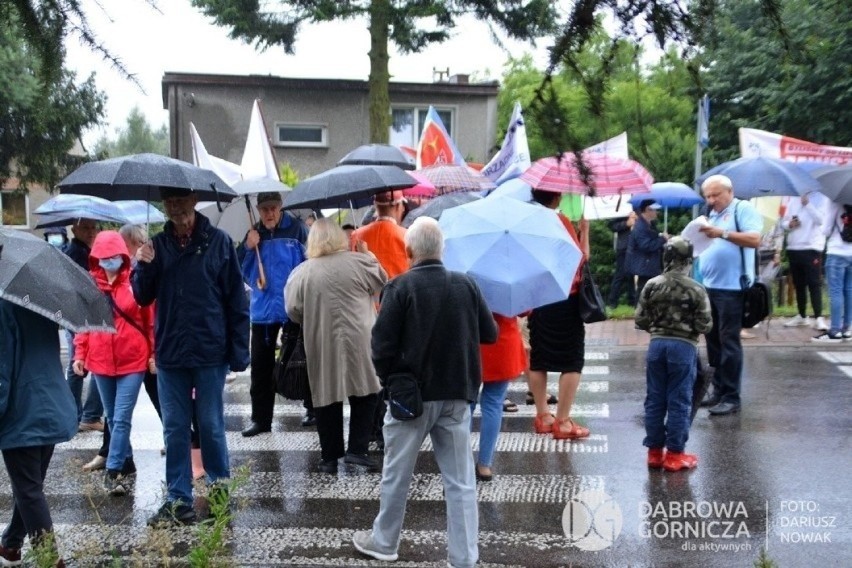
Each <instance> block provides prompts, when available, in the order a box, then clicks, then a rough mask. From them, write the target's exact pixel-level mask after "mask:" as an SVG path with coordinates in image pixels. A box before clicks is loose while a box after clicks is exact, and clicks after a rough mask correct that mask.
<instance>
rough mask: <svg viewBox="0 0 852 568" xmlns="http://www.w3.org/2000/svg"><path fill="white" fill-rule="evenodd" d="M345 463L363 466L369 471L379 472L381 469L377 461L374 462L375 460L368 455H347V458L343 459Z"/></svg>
mask: <svg viewBox="0 0 852 568" xmlns="http://www.w3.org/2000/svg"><path fill="white" fill-rule="evenodd" d="M343 462H344V463H348V464H351V465H363V466H364V467H366V468H367V469H370V470H378V469H379V466H378V464H377V463H376V462H375V460H373V458H371V457H370V456H368V455H367V454H350V453H347V454H346V457H344V458H343Z"/></svg>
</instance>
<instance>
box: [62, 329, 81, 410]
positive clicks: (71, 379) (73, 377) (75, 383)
mask: <svg viewBox="0 0 852 568" xmlns="http://www.w3.org/2000/svg"><path fill="white" fill-rule="evenodd" d="M65 342H66V343H67V344H68V366H67V367H66V368H65V380H66V381H67V382H68V387H69V388H70V389H71V394H72V395H73V396H74V402H75V403H76V404H77V422H78V423H79V422H80V419H81V418H82V417H83V377H81V376H80V375H78V374H77V373H75V372H74V371H73V370H72V368H71V365H72V364H73V363H74V334H73V333H72V332H70V331H68V330H67V329H66V330H65Z"/></svg>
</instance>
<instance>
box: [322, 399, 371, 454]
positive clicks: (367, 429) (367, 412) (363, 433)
mask: <svg viewBox="0 0 852 568" xmlns="http://www.w3.org/2000/svg"><path fill="white" fill-rule="evenodd" d="M378 402H379V395H378V393H373V394H368V395H366V396H350V397H349V408H350V410H351V412H350V415H349V444H348V445H347V448H346V451H345V452H344V449H343V403H342V402H333V403H331V404H328V405H326V406H315V407H314V409H313V410H314V413H315V414H316V417H317V435H318V436H319V440H320V453H321V454H322V460H323V461H333V460H337V459H339V458H342V457H343V455H344V453H349V454H357V455H359V456H362V455H364V454H366V453H367V450H368V446H369V444H370V434H371V433H372V431H373V416H374V415H375V413H376V404H378Z"/></svg>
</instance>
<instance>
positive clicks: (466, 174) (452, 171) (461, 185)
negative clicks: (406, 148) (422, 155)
mask: <svg viewBox="0 0 852 568" xmlns="http://www.w3.org/2000/svg"><path fill="white" fill-rule="evenodd" d="M417 171H418V173H420V175H422V176H425V177H426V179H428V180H429V181H430V182H432V185H434V186H435V188H436V189H437V190H438V193H439V194H442V195H443V194H444V193H452V192H454V191H486V190H489V189H494V188H495V187H497V186H496V185H495V184H494V182H493V181H491V180H490V179H488V178H487V177H485V176H484V175H482V174H481V173H479V172H475V171H472V170H471V169H470V168H468V167H467V166H460V165H457V164H436V165H434V166H428V167H425V168H422V169H420V170H417Z"/></svg>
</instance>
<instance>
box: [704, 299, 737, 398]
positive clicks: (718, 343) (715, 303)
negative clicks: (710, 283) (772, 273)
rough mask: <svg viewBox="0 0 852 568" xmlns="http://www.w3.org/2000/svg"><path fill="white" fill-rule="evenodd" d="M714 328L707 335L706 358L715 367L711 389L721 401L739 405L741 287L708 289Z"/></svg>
mask: <svg viewBox="0 0 852 568" xmlns="http://www.w3.org/2000/svg"><path fill="white" fill-rule="evenodd" d="M707 295H708V296H710V311H711V313H712V314H713V329H711V330H710V333H708V334H707V359H708V362H709V363H710V365H711V366H712V367H715V368H716V374H715V375H714V376H713V392H714V396H716V397H718V398H719V400H720V402H730V403H732V404H735V405H737V406H739V404H740V385H741V384H742V376H743V344H742V341H741V340H740V331H742V329H743V293H742V291H741V290H716V289H713V288H708V289H707Z"/></svg>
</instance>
